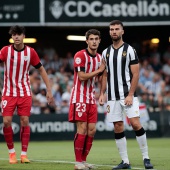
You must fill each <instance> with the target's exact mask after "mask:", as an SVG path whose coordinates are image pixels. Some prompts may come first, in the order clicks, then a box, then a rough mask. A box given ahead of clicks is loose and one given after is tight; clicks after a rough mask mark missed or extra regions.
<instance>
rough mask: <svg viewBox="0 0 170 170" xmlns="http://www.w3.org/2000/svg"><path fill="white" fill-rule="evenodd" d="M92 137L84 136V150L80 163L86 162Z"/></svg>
mask: <svg viewBox="0 0 170 170" xmlns="http://www.w3.org/2000/svg"><path fill="white" fill-rule="evenodd" d="M93 139H94V137H90V136H86V139H85V143H84V148H83V152H82V157H81V158H82V161H86V158H87V155H88V154H89V152H90V149H91V147H92V143H93Z"/></svg>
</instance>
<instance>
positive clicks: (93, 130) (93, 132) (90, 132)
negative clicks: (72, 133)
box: [88, 127, 96, 136]
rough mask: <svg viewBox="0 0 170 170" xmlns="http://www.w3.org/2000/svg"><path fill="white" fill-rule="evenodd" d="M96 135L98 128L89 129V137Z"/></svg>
mask: <svg viewBox="0 0 170 170" xmlns="http://www.w3.org/2000/svg"><path fill="white" fill-rule="evenodd" d="M95 133H96V127H93V128H90V129H88V135H89V136H94V135H95Z"/></svg>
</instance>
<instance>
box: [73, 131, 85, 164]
mask: <svg viewBox="0 0 170 170" xmlns="http://www.w3.org/2000/svg"><path fill="white" fill-rule="evenodd" d="M85 138H86V135H82V134H78V133H77V134H76V135H75V138H74V152H75V158H76V162H82V158H81V156H82V152H83V147H84V142H85Z"/></svg>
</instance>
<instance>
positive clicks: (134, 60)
mask: <svg viewBox="0 0 170 170" xmlns="http://www.w3.org/2000/svg"><path fill="white" fill-rule="evenodd" d="M129 56H130V65H133V64H138V63H139V59H138V55H137V52H136V50H135V49H134V48H132V47H131V48H130V52H129Z"/></svg>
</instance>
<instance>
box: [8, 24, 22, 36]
mask: <svg viewBox="0 0 170 170" xmlns="http://www.w3.org/2000/svg"><path fill="white" fill-rule="evenodd" d="M9 34H10V35H12V34H19V35H21V34H24V35H25V27H23V26H19V25H15V26H12V27H11V28H10V29H9Z"/></svg>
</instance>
